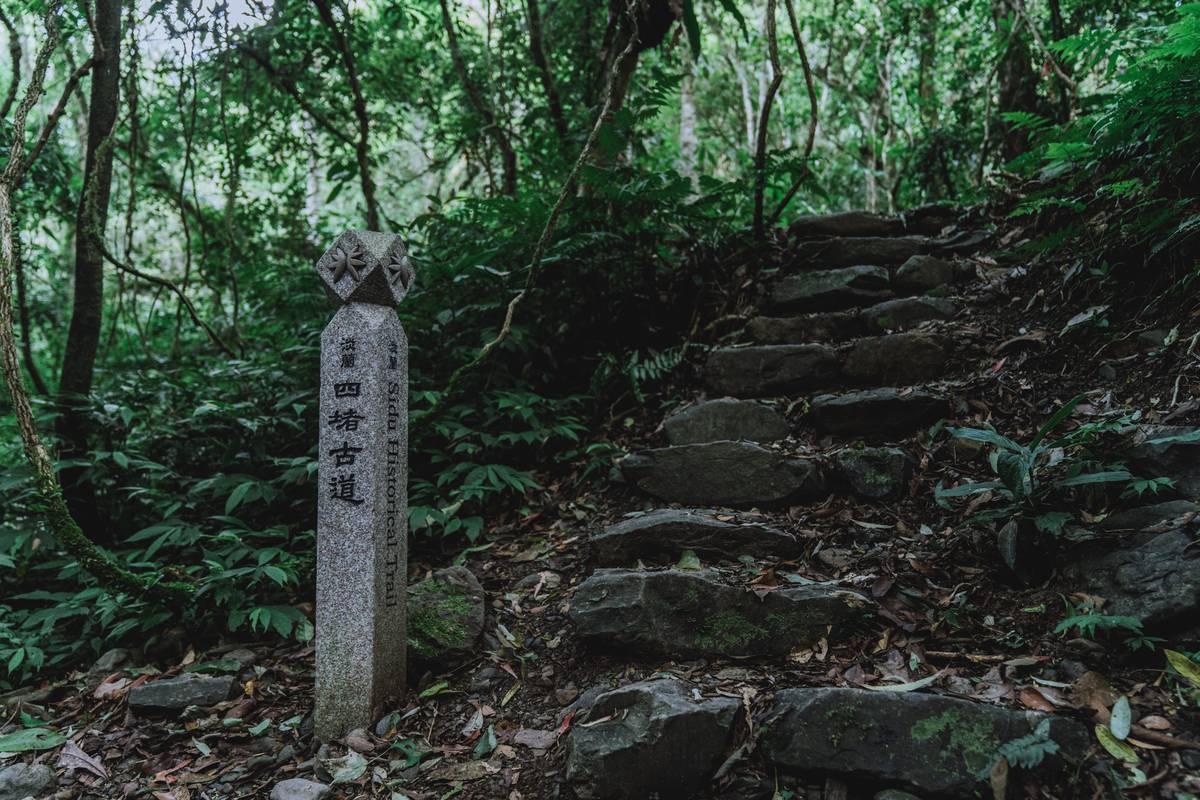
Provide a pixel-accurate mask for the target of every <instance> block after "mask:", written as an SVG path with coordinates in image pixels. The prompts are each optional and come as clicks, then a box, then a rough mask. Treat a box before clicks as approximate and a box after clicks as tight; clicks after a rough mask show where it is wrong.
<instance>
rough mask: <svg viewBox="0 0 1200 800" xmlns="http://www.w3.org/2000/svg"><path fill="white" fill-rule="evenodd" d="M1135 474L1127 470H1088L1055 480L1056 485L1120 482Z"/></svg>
mask: <svg viewBox="0 0 1200 800" xmlns="http://www.w3.org/2000/svg"><path fill="white" fill-rule="evenodd" d="M1132 477H1133V476H1132V475H1130V474H1129V473H1128V472H1126V471H1125V470H1123V469H1122V470H1114V471H1112V472H1086V473H1084V474H1083V475H1076V476H1074V477H1071V478H1063V479H1062V480H1060V481H1055V483H1054V485H1055V486H1060V487H1064V486H1090V485H1091V484H1094V483H1120V482H1121V481H1127V480H1129V479H1130V478H1132Z"/></svg>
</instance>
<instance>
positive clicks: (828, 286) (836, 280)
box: [766, 255, 971, 315]
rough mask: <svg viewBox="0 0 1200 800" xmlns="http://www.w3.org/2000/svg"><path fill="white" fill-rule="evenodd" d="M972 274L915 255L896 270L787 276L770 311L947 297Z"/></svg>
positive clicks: (831, 308)
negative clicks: (949, 292) (936, 295)
mask: <svg viewBox="0 0 1200 800" xmlns="http://www.w3.org/2000/svg"><path fill="white" fill-rule="evenodd" d="M970 276H971V269H970V267H969V266H968V265H966V264H961V265H960V264H956V263H954V262H951V261H946V260H944V259H941V258H938V257H937V256H930V255H915V256H912V257H911V258H909V259H907V260H906V261H905V262H904V263H903V264H901V265H900V266H899V267H897V268H895V269H894V270H891V271H889V270H888V269H887V268H885V267H877V266H865V265H861V264H860V265H857V266H852V267H841V268H838V269H814V270H807V271H804V272H797V273H795V274H793V275H785V276H783V277H782V278H779V279H778V280H776V281H775V282H774V284H773V285H772V286H771V291H770V294H769V295H768V297H767V302H766V307H767V309H768V310H770V311H771V312H772V313H773V314H776V315H779V314H782V313H796V312H816V311H841V310H844V309H850V308H861V307H865V306H869V305H872V304H875V303H878V302H880V301H883V300H887V299H890V298H892V297H893V296H902V297H903V296H911V295H929V294H946V293H947V292H948V291H949V288H950V287H951V286H952V285H953V284H955V283H957V282H959V281H960V280H964V279H967V278H969V277H970Z"/></svg>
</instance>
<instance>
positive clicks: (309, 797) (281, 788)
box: [271, 778, 332, 800]
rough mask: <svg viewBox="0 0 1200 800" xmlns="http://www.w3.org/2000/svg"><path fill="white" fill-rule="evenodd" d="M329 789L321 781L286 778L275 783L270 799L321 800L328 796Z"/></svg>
mask: <svg viewBox="0 0 1200 800" xmlns="http://www.w3.org/2000/svg"><path fill="white" fill-rule="evenodd" d="M330 791H332V790H331V789H330V788H329V787H328V786H326V785H325V784H323V783H317V782H316V781H307V780H305V779H304V778H288V779H287V780H286V781H280V782H279V783H277V784H275V788H274V789H272V790H271V800H321V798H324V797H328V796H329V793H330Z"/></svg>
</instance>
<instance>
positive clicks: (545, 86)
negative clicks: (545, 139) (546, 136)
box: [525, 0, 568, 146]
mask: <svg viewBox="0 0 1200 800" xmlns="http://www.w3.org/2000/svg"><path fill="white" fill-rule="evenodd" d="M525 9H526V13H527V15H528V21H529V55H530V57H531V58H532V59H533V63H534V66H536V67H537V68H538V76H539V77H540V78H541V81H542V91H543V92H545V93H546V107H547V108H548V109H549V110H550V120H551V122H553V123H554V130H555V132H557V133H558V140H559V144H561V145H563V146H565V145H566V144H567V136H568V131H567V118H566V116H565V115H564V114H563V107H562V101H561V100H560V99H559V97H558V89H556V88H555V87H554V74H553V73H552V72H551V71H550V62H549V61H547V60H546V51H545V49H544V46H543V42H544V41H545V39H544V37H543V36H542V12H541V11H540V10H539V9H538V0H525Z"/></svg>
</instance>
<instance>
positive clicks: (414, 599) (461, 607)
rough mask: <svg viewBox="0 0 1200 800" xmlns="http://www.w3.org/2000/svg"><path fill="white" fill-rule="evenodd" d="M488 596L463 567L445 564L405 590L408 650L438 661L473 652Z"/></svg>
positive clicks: (420, 657) (419, 656)
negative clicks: (406, 598) (406, 593)
mask: <svg viewBox="0 0 1200 800" xmlns="http://www.w3.org/2000/svg"><path fill="white" fill-rule="evenodd" d="M486 602H487V598H486V596H485V594H484V591H483V587H482V586H480V584H479V581H478V579H476V577H475V575H474V574H473V573H472V572H471V571H470V570H469V569H467V568H466V567H447V568H446V569H439V570H436V571H435V572H434V573H433V575H431V576H430V577H429V578H428V579H426V580H423V581H421V582H420V583H417V584H414V585H413V586H410V587H409V589H408V649H409V652H410V653H411V655H412V656H413V657H414V658H416V659H418V660H421V661H425V662H437V663H440V664H444V663H449V662H453V661H455V660H457V659H461V658H466V657H467V656H471V655H474V654H475V643H476V642H477V641H479V636H480V634H482V633H483V624H484V619H485V617H486Z"/></svg>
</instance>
